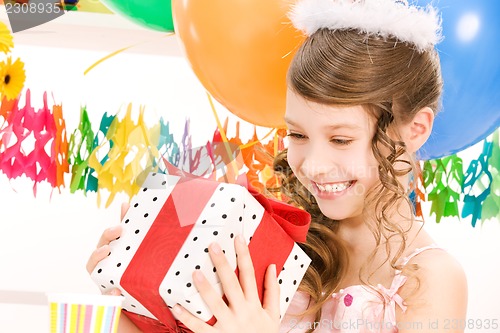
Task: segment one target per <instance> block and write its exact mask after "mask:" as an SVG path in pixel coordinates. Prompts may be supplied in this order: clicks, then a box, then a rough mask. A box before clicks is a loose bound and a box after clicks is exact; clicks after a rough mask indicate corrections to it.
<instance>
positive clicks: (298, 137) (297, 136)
mask: <svg viewBox="0 0 500 333" xmlns="http://www.w3.org/2000/svg"><path fill="white" fill-rule="evenodd" d="M287 136H288V137H289V138H291V139H295V140H304V139H305V138H306V136H305V135H302V134H299V133H288V134H287Z"/></svg>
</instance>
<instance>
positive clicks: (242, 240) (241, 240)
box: [236, 235, 246, 244]
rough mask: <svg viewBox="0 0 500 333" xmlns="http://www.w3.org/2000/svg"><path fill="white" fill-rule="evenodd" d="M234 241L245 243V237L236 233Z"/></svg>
mask: <svg viewBox="0 0 500 333" xmlns="http://www.w3.org/2000/svg"><path fill="white" fill-rule="evenodd" d="M236 241H237V242H238V243H240V244H246V243H245V238H243V235H238V236H236Z"/></svg>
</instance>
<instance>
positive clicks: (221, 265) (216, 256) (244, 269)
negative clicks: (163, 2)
mask: <svg viewBox="0 0 500 333" xmlns="http://www.w3.org/2000/svg"><path fill="white" fill-rule="evenodd" d="M235 249H236V254H237V263H238V269H239V280H238V277H236V274H235V273H234V271H233V269H232V268H231V267H230V265H229V263H228V262H227V260H226V257H225V255H224V253H222V251H221V248H220V246H219V245H218V244H215V243H214V244H212V245H211V246H210V247H209V253H210V257H211V259H212V262H213V263H214V266H215V268H216V269H217V274H218V275H219V278H220V281H221V283H222V288H223V290H224V294H225V296H226V298H227V300H228V303H229V305H226V303H225V302H224V300H223V299H222V297H221V296H220V295H219V294H218V293H217V292H216V291H215V290H214V288H213V287H212V286H211V285H210V284H209V282H208V281H207V280H206V278H205V277H204V275H203V273H202V272H201V271H199V270H196V271H195V272H194V273H193V280H194V283H195V286H196V288H197V289H198V291H199V293H200V295H201V296H202V298H203V300H204V301H205V302H206V303H207V305H208V306H209V308H210V310H211V311H212V313H213V314H214V316H215V318H217V323H216V324H215V325H214V326H210V325H208V324H207V323H205V322H203V321H202V320H200V319H199V318H197V317H195V316H194V315H192V314H191V313H190V312H189V311H187V310H186V309H184V308H183V307H182V306H181V305H179V304H177V305H176V306H174V308H173V312H174V314H175V316H176V317H177V319H179V320H180V321H181V322H183V323H184V325H186V327H187V328H189V329H190V330H192V331H194V332H195V333H223V332H224V333H234V332H239V333H245V332H249V333H255V332H262V333H264V332H278V331H279V323H280V313H279V312H280V309H279V308H280V304H279V286H278V282H277V279H276V266H275V265H270V266H269V267H268V268H267V271H266V276H265V283H264V300H263V305H262V304H261V302H260V300H259V296H258V292H257V285H256V282H255V274H254V268H253V264H252V260H251V258H250V252H249V250H248V246H247V245H246V244H245V241H244V240H243V237H242V236H237V237H236V239H235Z"/></svg>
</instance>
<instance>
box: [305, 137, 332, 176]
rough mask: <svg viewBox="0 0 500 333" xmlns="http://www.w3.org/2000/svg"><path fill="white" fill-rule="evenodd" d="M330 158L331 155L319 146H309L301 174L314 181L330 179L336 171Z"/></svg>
mask: <svg viewBox="0 0 500 333" xmlns="http://www.w3.org/2000/svg"><path fill="white" fill-rule="evenodd" d="M332 157H333V156H331V153H329V152H328V151H327V150H326V149H324V148H323V147H321V146H320V145H318V146H311V147H310V149H309V150H308V152H307V154H306V155H305V158H304V161H303V163H302V168H301V172H302V173H303V174H304V176H306V177H307V178H309V179H313V180H316V181H319V180H320V179H323V180H324V179H330V177H332V176H333V175H332V172H334V170H336V169H337V168H336V165H335V163H334V160H333V159H332Z"/></svg>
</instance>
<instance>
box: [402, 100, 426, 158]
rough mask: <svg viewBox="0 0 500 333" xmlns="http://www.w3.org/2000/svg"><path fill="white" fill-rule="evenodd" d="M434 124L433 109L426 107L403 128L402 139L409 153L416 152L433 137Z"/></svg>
mask: <svg viewBox="0 0 500 333" xmlns="http://www.w3.org/2000/svg"><path fill="white" fill-rule="evenodd" d="M433 123H434V112H433V111H432V109H431V108H429V107H425V108H422V109H420V111H418V112H417V114H416V115H415V117H413V119H412V120H411V121H410V122H409V123H408V124H405V125H403V126H402V128H401V135H402V139H403V141H404V142H405V143H406V147H407V149H408V152H409V153H414V152H416V151H417V150H419V149H420V147H422V146H423V145H424V143H425V142H426V141H427V139H428V138H429V136H430V135H431V131H432V124H433Z"/></svg>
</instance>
